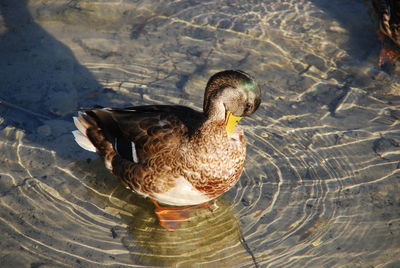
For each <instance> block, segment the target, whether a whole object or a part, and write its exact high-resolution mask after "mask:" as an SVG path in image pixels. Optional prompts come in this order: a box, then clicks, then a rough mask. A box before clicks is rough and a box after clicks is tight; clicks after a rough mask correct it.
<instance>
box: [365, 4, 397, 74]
mask: <svg viewBox="0 0 400 268" xmlns="http://www.w3.org/2000/svg"><path fill="white" fill-rule="evenodd" d="M372 6H373V10H374V14H375V15H374V17H375V19H376V21H377V23H378V27H379V30H378V35H379V39H380V40H381V41H382V43H383V47H382V49H381V51H380V53H379V66H383V65H385V64H392V65H394V64H395V62H396V61H397V59H398V58H399V57H400V50H399V47H400V2H399V1H393V0H372Z"/></svg>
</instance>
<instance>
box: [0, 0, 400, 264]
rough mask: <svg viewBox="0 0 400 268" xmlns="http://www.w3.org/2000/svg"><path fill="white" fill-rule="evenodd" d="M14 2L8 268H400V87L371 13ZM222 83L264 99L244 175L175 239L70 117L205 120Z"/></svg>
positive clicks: (4, 175) (312, 7) (2, 132)
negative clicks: (149, 113)
mask: <svg viewBox="0 0 400 268" xmlns="http://www.w3.org/2000/svg"><path fill="white" fill-rule="evenodd" d="M15 3H17V2H13V1H7V5H5V6H4V5H2V6H1V7H2V8H3V10H2V12H1V14H0V18H1V20H0V37H1V38H2V39H1V40H0V41H1V42H0V48H3V50H4V51H7V53H4V52H2V51H3V50H0V53H3V54H1V55H0V56H2V57H1V58H4V62H3V61H0V72H2V73H0V74H3V72H4V74H6V76H1V77H4V79H3V78H2V79H0V83H1V84H0V88H1V93H0V123H1V129H0V227H1V228H2V230H3V232H1V234H0V249H1V250H0V252H1V253H0V264H1V265H0V266H4V267H42V266H43V267H103V266H104V267H143V266H146V267H148V266H150V267H155V266H176V267H191V266H199V267H367V266H368V267H369V266H376V267H397V266H399V265H400V263H399V261H398V260H399V256H400V244H399V241H400V220H399V211H400V197H399V194H398V193H399V191H400V180H399V177H400V174H399V170H400V164H399V163H400V162H399V161H400V149H399V148H400V129H399V119H400V113H399V110H400V98H399V95H400V93H399V92H400V87H399V85H400V83H399V81H398V74H397V73H394V74H392V75H391V76H390V75H388V74H387V73H385V72H383V71H381V70H380V69H378V68H377V66H376V62H377V55H378V53H379V48H380V47H379V46H380V44H379V42H378V41H377V39H376V36H375V27H374V25H373V21H372V19H371V18H370V17H369V15H368V6H367V5H366V1H364V2H363V1H347V2H346V1H339V0H337V1H325V0H315V1H286V0H279V1H161V2H158V3H155V2H154V1H148V0H143V1H128V0H126V1H120V0H118V1H117V0H108V1H100V0H99V1H88V0H78V1H67V0H65V1H57V3H55V2H54V3H53V2H51V1H45V0H31V1H28V3H25V2H24V1H20V2H18V4H15ZM26 4H27V5H26ZM15 18H19V19H15ZM22 26H23V27H22ZM10 40H11V41H10ZM222 69H242V70H244V71H246V72H248V73H251V74H252V75H254V76H255V77H256V79H257V80H258V81H259V83H260V85H261V86H262V88H263V103H262V104H261V107H260V109H259V110H258V111H257V113H256V114H254V115H252V116H251V117H249V118H245V119H243V120H242V121H241V122H240V125H241V126H242V127H243V128H244V130H245V132H246V136H247V140H248V147H247V153H248V154H247V160H246V167H245V170H244V173H243V175H242V178H241V180H240V181H239V183H238V184H237V185H236V186H235V187H234V188H233V189H232V190H231V191H229V192H228V193H226V194H225V195H223V196H222V197H220V198H218V199H217V200H216V201H215V203H213V204H212V205H211V206H210V208H209V209H206V208H197V209H193V210H191V211H190V220H189V221H187V222H182V223H180V224H179V226H178V228H177V230H176V231H173V232H171V231H167V230H165V229H163V228H162V227H161V226H160V225H159V223H158V221H157V218H156V216H155V214H154V205H153V204H152V203H151V202H150V201H149V200H147V199H144V198H142V197H140V196H138V195H136V194H135V193H132V192H131V191H129V190H127V189H125V188H124V187H123V186H122V185H121V184H120V183H119V181H118V180H117V179H116V178H115V177H114V176H113V175H111V174H109V172H108V171H107V170H106V169H105V168H104V166H103V163H101V161H100V160H99V159H97V157H96V155H94V154H91V153H88V152H84V151H83V150H82V149H81V148H80V147H78V145H76V144H75V142H74V140H73V137H72V135H71V133H70V131H71V130H73V128H74V127H73V123H72V120H71V119H70V118H71V116H72V113H71V111H72V110H74V109H76V108H78V107H90V106H92V105H94V104H99V105H103V106H118V107H123V106H131V105H145V104H180V105H187V106H189V107H192V108H195V109H199V110H200V109H201V107H202V96H203V90H204V87H205V84H206V81H207V79H208V78H209V77H210V75H212V74H213V73H214V72H216V71H219V70H222ZM4 70H5V71H4ZM38 114H39V115H40V116H38Z"/></svg>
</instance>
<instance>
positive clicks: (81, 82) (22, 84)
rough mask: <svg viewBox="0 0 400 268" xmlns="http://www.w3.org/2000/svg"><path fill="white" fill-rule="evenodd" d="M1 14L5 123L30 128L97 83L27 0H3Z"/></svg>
mask: <svg viewBox="0 0 400 268" xmlns="http://www.w3.org/2000/svg"><path fill="white" fill-rule="evenodd" d="M0 14H1V17H2V23H1V26H0V27H1V28H0V52H1V59H0V77H1V79H0V97H1V99H2V100H3V103H2V105H1V106H0V113H1V115H2V117H4V118H5V120H6V121H5V125H14V126H16V127H17V128H20V129H24V130H25V131H27V132H28V133H29V132H31V131H32V130H33V129H36V128H37V127H38V126H39V125H41V124H42V122H41V121H43V120H46V119H60V118H63V117H65V116H66V115H70V114H71V113H72V111H73V110H74V109H76V108H77V107H78V100H79V98H81V97H82V96H83V95H84V94H85V93H87V92H88V90H94V89H99V88H100V85H99V83H98V82H97V81H96V79H95V77H94V76H93V75H92V74H91V73H90V72H89V70H88V69H86V68H85V67H84V66H82V65H81V64H80V63H79V62H78V60H77V59H76V58H75V56H74V54H73V52H72V51H71V50H70V49H69V48H68V47H67V46H66V45H64V44H63V43H61V42H59V41H58V40H56V39H55V38H54V37H52V36H51V35H50V34H49V33H48V32H47V31H46V30H45V29H43V28H42V27H41V26H40V25H38V24H37V23H35V22H34V20H33V18H32V15H31V14H30V12H29V10H28V7H27V1H26V0H21V1H13V0H3V1H1V3H0ZM18 107H20V108H22V109H25V112H24V111H22V109H18ZM28 111H31V112H32V113H29V112H28ZM35 113H37V114H40V115H43V116H42V117H41V116H36V114H35Z"/></svg>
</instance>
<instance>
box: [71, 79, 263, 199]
mask: <svg viewBox="0 0 400 268" xmlns="http://www.w3.org/2000/svg"><path fill="white" fill-rule="evenodd" d="M260 97H261V92H260V88H259V87H258V86H257V84H256V83H255V81H254V80H253V79H252V78H251V77H250V76H248V75H247V74H245V73H244V72H241V71H224V72H220V73H217V74H215V75H214V76H212V77H211V78H210V80H209V82H208V84H207V87H206V92H205V97H204V98H205V99H204V113H200V112H197V111H195V110H193V109H190V108H188V107H184V106H172V105H171V106H168V105H151V106H139V107H130V108H125V109H115V108H96V109H84V110H81V111H80V113H79V117H78V118H77V119H75V123H76V125H77V127H78V129H79V131H80V133H77V132H76V131H75V133H74V135H75V137H76V140H77V142H78V143H79V144H80V145H81V146H82V145H84V146H82V147H84V148H85V149H87V148H88V147H90V146H94V147H95V150H96V152H97V153H98V154H99V155H100V156H101V157H102V158H103V159H104V161H105V163H106V166H107V167H108V168H109V169H110V170H111V171H112V172H113V173H114V174H115V175H117V176H118V177H119V178H121V180H122V181H123V183H124V184H125V185H126V186H128V187H129V188H130V189H132V190H134V191H136V192H138V193H139V194H142V195H144V196H149V197H150V198H153V199H155V200H157V201H159V202H162V203H166V204H170V205H178V206H183V205H194V204H199V203H203V202H206V201H208V200H211V199H214V198H216V197H218V196H219V195H221V194H222V193H224V192H226V191H227V190H229V189H230V188H231V187H232V186H233V185H234V184H235V183H236V182H237V181H238V180H239V178H240V175H241V173H242V170H243V165H244V160H245V155H246V139H245V136H244V133H243V130H242V129H240V128H239V127H236V128H235V130H234V132H233V134H232V135H230V134H228V132H227V131H226V125H227V118H226V115H227V112H228V111H230V112H231V113H232V114H234V115H235V116H246V115H249V114H251V113H253V112H255V110H256V109H257V108H258V106H259V104H260ZM79 137H81V138H79ZM82 137H83V140H84V139H85V138H87V143H89V144H87V145H85V144H82V143H83V142H82ZM132 147H133V148H132Z"/></svg>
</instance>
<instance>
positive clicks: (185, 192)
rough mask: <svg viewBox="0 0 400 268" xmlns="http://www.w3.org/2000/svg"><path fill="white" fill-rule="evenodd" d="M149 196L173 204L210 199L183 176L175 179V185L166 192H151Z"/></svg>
mask: <svg viewBox="0 0 400 268" xmlns="http://www.w3.org/2000/svg"><path fill="white" fill-rule="evenodd" d="M150 197H152V198H154V199H156V200H157V201H159V202H161V203H164V204H167V205H174V206H190V205H197V204H201V203H204V202H207V201H210V200H211V198H209V197H208V196H206V195H205V194H203V193H202V192H200V191H199V190H197V189H196V188H194V186H193V185H192V184H191V183H190V182H188V181H187V180H186V179H184V178H183V177H180V178H178V179H176V181H175V187H174V188H172V189H171V190H169V191H168V192H165V193H153V194H151V195H150Z"/></svg>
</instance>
